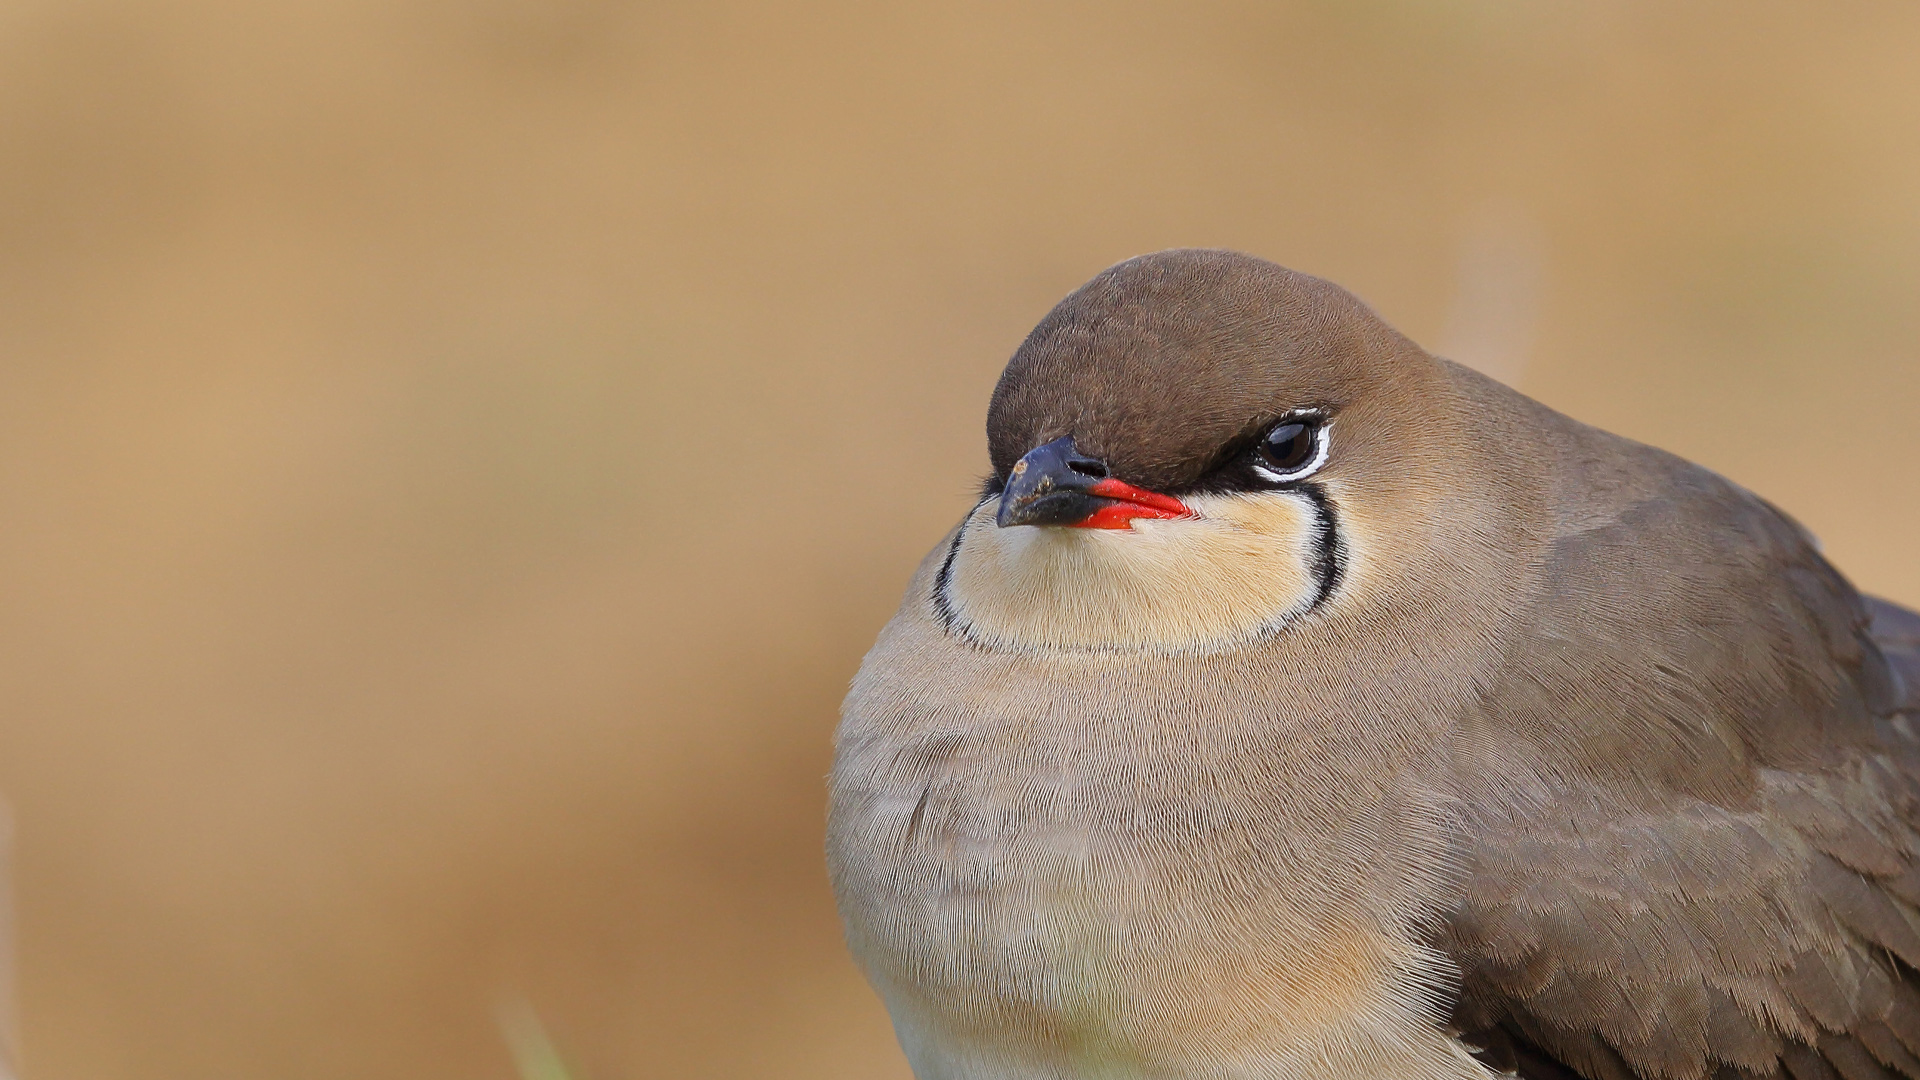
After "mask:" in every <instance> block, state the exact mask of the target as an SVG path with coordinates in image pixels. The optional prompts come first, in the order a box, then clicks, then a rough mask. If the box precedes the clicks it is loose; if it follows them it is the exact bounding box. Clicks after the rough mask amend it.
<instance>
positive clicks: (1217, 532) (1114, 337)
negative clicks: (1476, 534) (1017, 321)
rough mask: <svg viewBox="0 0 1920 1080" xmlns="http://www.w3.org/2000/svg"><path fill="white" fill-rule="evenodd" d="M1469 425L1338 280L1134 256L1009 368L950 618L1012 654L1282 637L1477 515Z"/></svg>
mask: <svg viewBox="0 0 1920 1080" xmlns="http://www.w3.org/2000/svg"><path fill="white" fill-rule="evenodd" d="M1466 426H1467V423H1466V420H1465V419H1464V416H1463V413H1462V410H1461V407H1460V403H1459V401H1458V395H1457V393H1456V392H1455V391H1454V389H1453V383H1452V382H1451V381H1450V376H1449V374H1448V372H1447V371H1446V369H1445V368H1444V367H1443V366H1442V365H1441V364H1440V363H1439V362H1437V361H1435V360H1434V359H1432V358H1431V357H1429V356H1428V355H1427V354H1425V353H1424V352H1422V351H1421V350H1420V349H1419V347H1418V346H1416V345H1414V344H1413V343H1412V342H1410V341H1408V340H1407V339H1406V338H1405V337H1402V336H1401V335H1400V334H1398V333H1396V332H1395V331H1394V330H1392V329H1391V328H1390V327H1388V326H1387V325H1386V324H1385V323H1384V322H1382V321H1381V320H1380V319H1379V318H1378V317H1377V316H1375V315H1374V314H1373V313H1372V312H1371V311H1370V310H1368V309H1367V308H1366V306H1365V305H1363V304H1361V303H1360V302H1359V301H1358V300H1356V299H1355V298H1354V297H1352V296H1351V295H1349V294H1348V293H1346V292H1345V291H1343V290H1341V289H1340V288H1338V287H1337V286H1334V285H1332V284H1329V283H1327V282H1325V281H1322V280H1320V279H1318V278H1313V277H1309V276H1307V275H1304V274H1299V273H1295V272H1293V271H1290V270H1286V269H1284V268H1282V267H1279V266H1276V265H1274V264H1272V263H1268V262H1264V261H1262V260H1259V259H1255V258H1252V257H1250V256H1245V255H1239V254H1234V253H1231V252H1224V251H1200V250H1183V251H1168V252H1161V253H1159V254H1155V255H1147V256H1143V257H1141V258H1137V259H1132V260H1129V261H1127V262H1124V263H1121V264H1119V265H1118V266H1115V267H1113V268H1111V269H1109V270H1107V271H1106V272H1104V273H1102V274H1101V275H1099V276H1098V277H1096V278H1094V279H1093V280H1092V281H1090V282H1088V283H1087V284H1086V285H1084V286H1082V287H1081V288H1080V289H1079V290H1078V291H1076V292H1074V293H1073V294H1072V295H1071V296H1069V297H1067V299H1065V300H1064V301H1062V302H1061V303H1060V305H1059V306H1058V307H1056V308H1055V309H1054V310H1053V311H1052V312H1051V313H1049V314H1048V315H1047V316H1046V318H1045V319H1043V320H1041V322H1040V325H1039V326H1037V327H1036V328H1035V329H1034V331H1033V333H1032V334H1031V335H1029V336H1028V338H1027V340H1026V342H1025V343H1024V344H1022V345H1021V347H1020V349H1019V351H1018V352H1016V353H1015V354H1014V357H1013V359H1012V361H1011V362H1009V363H1008V365H1007V369H1006V372H1005V373H1004V374H1003V375H1002V376H1001V377H1000V383H999V386H998V387H997V388H996V389H995V390H994V394H993V402H992V405H991V407H990V409H989V411H988V417H987V436H988V447H989V451H990V454H991V457H992V462H993V469H994V472H993V476H992V478H991V479H990V480H989V481H988V484H987V494H986V497H985V498H984V499H983V501H982V502H981V503H980V504H979V505H978V506H977V507H976V508H975V510H974V511H973V513H972V514H971V515H969V517H968V518H967V520H966V522H965V523H964V524H963V525H962V527H961V529H960V532H959V534H958V535H957V536H956V538H955V540H954V542H953V544H952V545H951V547H950V548H949V549H948V551H947V553H946V555H945V562H944V564H943V566H942V568H941V570H940V573H939V574H938V577H937V580H936V582H935V590H936V591H935V596H934V603H935V606H936V608H937V609H938V610H939V612H940V614H941V615H942V617H943V619H944V620H945V622H946V623H947V625H948V627H949V628H950V629H951V630H952V631H953V632H955V633H958V634H961V635H963V636H965V637H968V638H970V639H971V640H974V641H975V642H977V643H979V644H982V645H986V646H988V647H993V648H1014V649H1054V648H1065V649H1142V648H1144V649H1153V650H1159V651H1166V650H1172V651H1182V652H1185V651H1207V650H1211V649H1216V648H1222V647H1227V646H1231V645H1233V644H1236V643H1239V642H1244V641H1246V640H1249V639H1251V638H1254V637H1258V636H1261V635H1266V634H1273V633H1281V632H1284V631H1285V630H1286V629H1287V628H1288V627H1289V626H1292V625H1293V624H1296V623H1298V622H1299V621H1301V620H1303V619H1307V618H1311V617H1313V616H1314V615H1315V614H1316V613H1318V612H1321V611H1323V610H1325V609H1328V608H1334V607H1338V606H1340V605H1342V604H1346V603H1350V602H1351V600H1350V597H1351V596H1352V594H1355V593H1364V592H1365V591H1366V590H1368V589H1369V588H1372V587H1374V586H1375V585H1377V584H1378V578H1379V576H1380V575H1381V573H1383V572H1387V573H1392V572H1396V571H1397V572H1413V569H1414V567H1413V564H1414V563H1415V562H1417V561H1419V560H1418V558H1417V557H1416V556H1417V552H1418V549H1419V547H1420V546H1421V545H1422V544H1424V543H1431V542H1433V540H1434V536H1433V535H1432V533H1433V530H1432V529H1431V528H1429V526H1431V525H1434V524H1435V523H1436V522H1437V521H1438V519H1440V518H1448V517H1457V516H1458V511H1459V508H1458V507H1449V506H1448V505H1447V500H1448V499H1449V496H1450V494H1455V493H1458V492H1459V491H1460V490H1461V488H1462V487H1463V486H1464V485H1465V482H1466V480H1467V479H1468V478H1469V477H1470V476H1471V473H1472V469H1471V468H1470V467H1469V466H1470V464H1471V463H1470V462H1467V461H1466V460H1465V459H1467V458H1471V457H1472V456H1473V455H1474V453H1475V446H1476V442H1477V440H1476V438H1475V436H1474V435H1473V433H1471V432H1468V431H1464V430H1463V428H1464V427H1466ZM1450 489H1451V490H1450ZM1402 553H1405V554H1406V556H1407V557H1405V558H1401V557H1399V556H1400V555H1401V554H1402Z"/></svg>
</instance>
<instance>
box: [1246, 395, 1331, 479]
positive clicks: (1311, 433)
mask: <svg viewBox="0 0 1920 1080" xmlns="http://www.w3.org/2000/svg"><path fill="white" fill-rule="evenodd" d="M1283 424H1303V425H1305V426H1306V429H1307V437H1308V438H1310V439H1312V440H1313V456H1312V457H1310V458H1308V459H1307V460H1306V461H1305V462H1303V463H1302V464H1299V465H1296V466H1294V467H1293V468H1291V469H1276V468H1274V467H1273V466H1271V465H1265V464H1262V463H1261V462H1260V460H1259V458H1258V453H1259V451H1258V449H1257V448H1256V450H1255V455H1256V456H1255V459H1254V462H1253V472H1254V475H1255V476H1258V477H1259V478H1260V479H1262V480H1265V481H1267V482H1268V483H1271V484H1289V483H1292V482H1293V481H1295V480H1304V479H1306V478H1307V477H1309V476H1312V475H1313V474H1314V473H1317V472H1319V471H1320V466H1322V465H1325V464H1326V463H1327V451H1328V439H1327V431H1328V429H1329V428H1331V427H1332V426H1333V425H1332V424H1331V423H1328V422H1327V421H1326V420H1325V419H1323V418H1322V417H1321V415H1320V414H1319V413H1294V414H1292V415H1290V416H1284V417H1281V418H1280V420H1279V421H1278V422H1276V423H1275V424H1274V427H1279V426H1281V425H1283ZM1268 430H1272V429H1271V428H1270V429H1268ZM1265 441H1266V440H1265V437H1264V436H1263V437H1262V438H1261V442H1262V443H1263V444H1264V442H1265Z"/></svg>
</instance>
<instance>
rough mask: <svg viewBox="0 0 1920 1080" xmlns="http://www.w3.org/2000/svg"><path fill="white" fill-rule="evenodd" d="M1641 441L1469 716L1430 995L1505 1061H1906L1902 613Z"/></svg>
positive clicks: (1696, 1069) (1839, 1064)
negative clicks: (1459, 886) (1464, 870)
mask: <svg viewBox="0 0 1920 1080" xmlns="http://www.w3.org/2000/svg"><path fill="white" fill-rule="evenodd" d="M1661 471H1664V473H1665V476H1664V477H1661V478H1658V479H1659V482H1658V483H1651V481H1649V480H1648V479H1647V478H1646V477H1645V476H1641V477H1638V478H1635V479H1634V481H1633V482H1632V483H1628V484H1625V485H1624V486H1623V488H1622V494H1621V497H1620V500H1619V504H1618V505H1617V507H1615V508H1614V509H1613V510H1612V511H1611V512H1608V513H1605V514H1602V515H1598V518H1597V519H1596V520H1587V521H1584V522H1579V523H1576V525H1575V527H1570V528H1568V529H1567V530H1566V531H1565V533H1564V535H1563V538H1562V540H1561V541H1560V542H1559V543H1558V544H1557V545H1556V547H1555V550H1554V552H1553V555H1552V558H1551V560H1550V564H1549V565H1548V566H1547V567H1546V570H1545V574H1546V578H1547V581H1548V583H1549V584H1548V590H1547V596H1546V597H1545V598H1544V599H1543V600H1542V603H1541V605H1540V608H1539V610H1538V611H1536V612H1535V613H1534V614H1533V615H1532V617H1531V619H1530V621H1529V625H1528V628H1527V631H1526V633H1525V634H1524V635H1523V641H1522V644H1521V645H1520V646H1519V647H1517V648H1516V650H1515V652H1514V655H1513V656H1512V657H1511V660H1510V662H1509V664H1508V667H1507V670H1506V672H1505V673H1504V674H1503V676H1502V677H1501V680H1500V681H1499V683H1498V684H1497V685H1496V686H1495V687H1494V688H1493V689H1492V690H1491V691H1490V693H1489V695H1488V702H1489V703H1488V706H1487V710H1486V715H1484V716H1482V717H1479V718H1478V719H1477V720H1476V722H1475V723H1474V724H1473V725H1471V726H1470V729H1469V731H1468V732H1467V740H1466V751H1465V754H1466V760H1468V761H1470V762H1472V763H1473V765H1472V766H1470V768H1469V770H1468V771H1469V772H1470V773H1475V772H1476V770H1477V773H1476V775H1475V776H1473V777H1470V778H1469V779H1468V780H1467V782H1466V786H1465V802H1466V805H1465V806H1464V807H1463V811H1462V814H1463V819H1464V821H1465V823H1466V830H1465V831H1466V834H1467V840H1466V847H1467V850H1466V852H1465V855H1466V863H1467V866H1468V867H1469V871H1468V879H1467V881H1466V887H1465V893H1464V897H1463V899H1462V901H1461V903H1460V906H1459V908H1458V910H1457V911H1456V912H1455V913H1454V914H1453V916H1452V917H1451V919H1450V921H1449V925H1448V926H1447V927H1446V929H1445V931H1444V933H1443V939H1442V945H1443V947H1444V948H1445V949H1447V950H1448V951H1449V952H1450V953H1451V954H1452V955H1453V957H1454V958H1455V959H1456V961H1457V962H1458V964H1459V967H1460V970H1461V977H1462V983H1461V992H1460V997H1459V1002H1458V1006H1457V1008H1456V1010H1455V1015H1454V1023H1455V1024H1456V1026H1457V1028H1458V1030H1459V1031H1460V1032H1461V1033H1462V1036H1463V1038H1465V1039H1467V1041H1468V1042H1469V1043H1470V1044H1471V1045H1474V1046H1477V1047H1481V1048H1483V1050H1482V1054H1483V1058H1484V1060H1486V1061H1487V1062H1488V1063H1489V1064H1492V1065H1494V1066H1495V1067H1497V1068H1500V1069H1502V1070H1503V1071H1508V1072H1515V1073H1517V1074H1518V1075H1520V1076H1522V1077H1527V1078H1530V1080H1572V1078H1574V1077H1580V1078H1585V1080H1653V1078H1671V1080H1683V1078H1684V1080H1691V1078H1698V1077H1722V1078H1732V1077H1782V1078H1784V1077H1786V1076H1791V1077H1793V1078H1794V1080H1833V1078H1843V1080H1881V1078H1882V1077H1897V1076H1905V1077H1909V1078H1913V1080H1920V975H1917V974H1916V969H1917V968H1920V908H1917V907H1916V905H1920V834H1916V830H1915V826H1916V824H1920V784H1916V778H1917V777H1920V743H1916V740H1915V733H1916V731H1920V695H1916V692H1915V688H1920V616H1916V615H1915V614H1914V613H1912V612H1909V611H1905V610H1903V609H1901V608H1898V607H1895V606H1894V605H1891V604H1887V603H1884V602H1881V601H1871V600H1862V599H1861V598H1860V597H1858V596H1857V595H1856V594H1855V593H1854V592H1853V590H1852V588H1851V587H1850V586H1848V585H1847V584H1846V582H1845V581H1844V580H1842V579H1841V578H1840V577H1839V575H1838V574H1837V573H1835V572H1834V571H1833V570H1832V568H1831V567H1829V566H1828V565H1827V564H1826V563H1825V561H1824V560H1822V559H1821V558H1820V557H1819V556H1818V555H1817V554H1816V553H1814V552H1813V551H1812V549H1811V548H1810V547H1809V546H1808V545H1807V544H1806V542H1805V541H1804V539H1803V537H1802V536H1801V534H1799V532H1798V530H1797V528H1796V527H1795V526H1793V525H1791V523H1790V522H1788V521H1786V520H1785V519H1784V518H1782V517H1780V516H1778V515H1777V514H1775V513H1774V512H1773V511H1772V510H1771V508H1769V507H1766V506H1765V505H1764V504H1763V503H1760V502H1759V501H1758V500H1757V499H1754V498H1752V497H1751V496H1748V495H1746V494H1745V493H1743V492H1739V491H1737V490H1736V489H1733V488H1731V486H1730V485H1725V484H1724V483H1723V482H1719V481H1717V480H1714V479H1712V478H1710V477H1709V476H1708V475H1707V474H1704V473H1703V472H1701V471H1699V470H1689V469H1687V468H1682V467H1680V466H1679V465H1677V464H1676V463H1672V462H1669V463H1668V464H1667V465H1666V466H1664V467H1663V469H1662V470H1661ZM1578 479H1579V478H1576V480H1578ZM1650 484H1651V487H1652V488H1653V489H1655V490H1652V491H1651V492H1650V491H1649V490H1647V489H1648V487H1649V485H1650ZM1636 489H1637V490H1636ZM1590 517H1591V515H1590ZM1869 619H1871V627H1870V628H1869Z"/></svg>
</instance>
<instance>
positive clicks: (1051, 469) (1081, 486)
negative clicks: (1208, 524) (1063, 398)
mask: <svg viewBox="0 0 1920 1080" xmlns="http://www.w3.org/2000/svg"><path fill="white" fill-rule="evenodd" d="M1192 516H1193V511H1191V510H1189V509H1187V506H1186V504H1185V503H1183V502H1181V501H1180V500H1179V499H1176V498H1174V497H1173V496H1171V495H1162V494H1160V493H1159V492H1157V491H1148V490H1147V489H1146V488H1141V487H1134V486H1133V485H1132V484H1129V483H1127V482H1126V481H1124V480H1119V479H1116V478H1114V477H1113V476H1111V475H1109V474H1108V472H1107V466H1106V463H1105V462H1103V461H1101V460H1100V459H1099V458H1095V457H1089V456H1087V455H1086V454H1082V453H1080V452H1079V451H1078V450H1076V449H1075V448H1074V445H1073V436H1071V435H1069V436H1066V437H1065V438H1061V439H1055V440H1053V441H1052V442H1050V443H1048V444H1047V445H1045V446H1037V447H1035V448H1033V449H1032V450H1029V451H1027V456H1026V457H1023V458H1021V459H1020V460H1019V461H1017V462H1015V463H1014V465H1013V471H1012V472H1011V473H1010V474H1009V475H1008V476H1007V487H1006V490H1005V491H1003V492H1001V493H1000V516H999V517H998V518H997V519H996V520H997V521H998V522H999V524H1000V527H1001V528H1003V529H1004V528H1006V527H1007V526H1009V525H1065V526H1067V527H1069V528H1075V529H1125V528H1128V527H1129V526H1130V525H1131V524H1132V522H1133V520H1134V519H1135V518H1179V517H1192Z"/></svg>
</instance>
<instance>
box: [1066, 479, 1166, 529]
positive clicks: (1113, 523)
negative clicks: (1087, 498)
mask: <svg viewBox="0 0 1920 1080" xmlns="http://www.w3.org/2000/svg"><path fill="white" fill-rule="evenodd" d="M1087 493H1088V494H1090V495H1097V496H1099V497H1100V498H1102V499H1112V500H1114V501H1113V502H1110V503H1107V504H1105V505H1104V506H1102V507H1100V509H1098V510H1095V511H1094V512H1093V513H1091V514H1088V515H1087V517H1086V520H1084V521H1076V522H1074V523H1073V527H1074V528H1076V529H1125V528H1129V527H1131V525H1132V523H1133V521H1134V519H1136V518H1162V519H1166V518H1183V517H1192V516H1193V511H1192V510H1189V509H1187V504H1186V503H1183V502H1181V501H1180V500H1179V499H1176V498H1174V497H1173V496H1171V495H1162V494H1160V493H1159V492H1157V491H1148V490H1147V489H1146V488H1142V487H1134V486H1133V485H1132V484H1129V483H1127V482H1126V481H1125V480H1116V479H1114V478H1113V477H1111V476H1109V477H1107V478H1106V479H1105V480H1102V481H1100V482H1099V483H1097V484H1094V485H1093V486H1092V487H1091V488H1088V489H1087Z"/></svg>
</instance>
